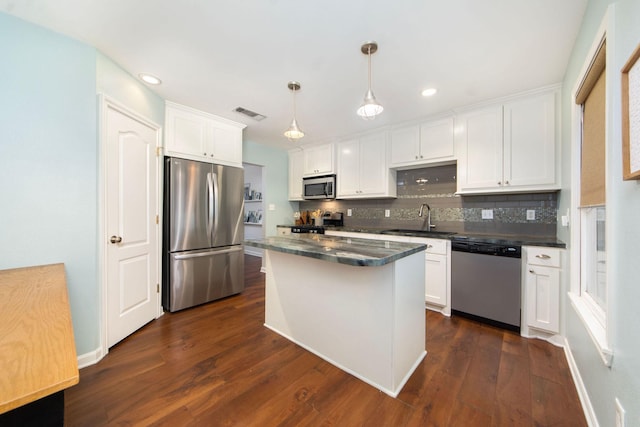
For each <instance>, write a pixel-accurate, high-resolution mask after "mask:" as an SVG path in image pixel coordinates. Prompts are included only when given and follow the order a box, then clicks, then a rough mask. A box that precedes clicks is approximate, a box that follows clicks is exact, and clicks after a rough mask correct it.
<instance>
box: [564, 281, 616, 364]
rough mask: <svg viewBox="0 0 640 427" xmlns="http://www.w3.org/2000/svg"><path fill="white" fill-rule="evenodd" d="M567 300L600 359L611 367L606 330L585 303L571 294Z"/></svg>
mask: <svg viewBox="0 0 640 427" xmlns="http://www.w3.org/2000/svg"><path fill="white" fill-rule="evenodd" d="M569 299H570V300H571V305H572V306H573V309H574V310H575V311H576V313H577V314H578V317H579V318H580V320H582V323H583V324H584V326H585V328H586V329H587V332H589V336H590V337H591V340H592V341H593V343H594V344H595V346H596V349H597V350H598V353H599V354H600V358H601V359H602V362H603V363H604V365H605V366H607V367H611V362H612V361H613V350H612V349H611V348H610V347H609V344H608V342H607V330H606V329H605V328H604V327H603V326H602V324H601V323H600V322H598V320H597V319H596V317H595V316H594V315H593V313H592V312H591V310H590V309H589V307H588V306H587V304H586V303H585V301H584V300H583V299H582V298H581V297H580V296H579V295H576V294H575V293H573V292H569Z"/></svg>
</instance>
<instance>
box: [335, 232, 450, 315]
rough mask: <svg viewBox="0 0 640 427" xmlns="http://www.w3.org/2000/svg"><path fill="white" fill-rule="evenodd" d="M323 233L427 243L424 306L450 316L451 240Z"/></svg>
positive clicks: (355, 233)
mask: <svg viewBox="0 0 640 427" xmlns="http://www.w3.org/2000/svg"><path fill="white" fill-rule="evenodd" d="M325 234H326V235H328V236H340V237H351V238H358V239H372V240H388V241H391V242H404V243H422V244H425V245H427V249H426V251H425V255H424V256H425V267H424V268H425V284H424V294H425V307H426V308H428V309H429V310H434V311H439V312H440V313H442V314H444V315H445V316H451V242H450V241H449V240H446V239H424V238H420V237H407V236H392V235H388V234H370V233H358V232H344V231H332V230H326V231H325Z"/></svg>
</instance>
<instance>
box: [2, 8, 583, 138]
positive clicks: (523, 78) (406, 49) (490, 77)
mask: <svg viewBox="0 0 640 427" xmlns="http://www.w3.org/2000/svg"><path fill="white" fill-rule="evenodd" d="M586 3H587V0H482V1H479V0H439V1H435V0H394V1H392V0H323V1H311V0H306V1H302V0H216V1H214V0H180V1H177V0H0V11H4V12H6V13H9V14H12V15H15V16H18V17H20V18H23V19H25V20H27V21H31V22H33V23H36V24H38V25H41V26H44V27H47V28H51V29H53V30H55V31H58V32H61V33H63V34H66V35H69V36H71V37H73V38H76V39H79V40H82V41H84V42H86V43H88V44H90V45H93V46H95V47H96V48H97V49H98V50H100V51H101V52H103V53H104V54H105V55H107V56H108V57H110V58H112V59H113V60H114V61H115V62H117V63H118V64H120V65H121V66H122V67H123V68H124V69H126V70H127V71H129V72H130V73H131V74H132V75H134V76H137V75H138V73H140V72H148V73H152V74H155V75H157V76H158V77H160V78H161V79H162V81H163V83H162V85H161V86H158V87H154V89H153V90H154V91H156V92H157V93H158V94H159V95H160V96H161V97H163V98H165V99H167V100H171V101H175V102H178V103H181V104H185V105H189V106H192V107H194V108H197V109H200V110H204V111H207V112H210V113H213V114H217V115H219V116H222V117H226V118H228V119H232V120H235V121H239V122H242V123H244V124H246V125H247V128H246V129H245V138H246V139H249V140H251V141H254V142H257V143H261V144H267V145H270V146H274V147H282V148H289V147H291V146H292V145H294V144H292V143H291V142H289V141H288V140H287V139H286V138H285V137H284V136H283V135H282V132H283V131H284V130H285V129H286V128H287V126H288V125H289V122H290V121H291V118H292V115H293V107H292V98H291V92H290V91H289V89H288V88H287V82H288V81H290V80H297V81H299V82H300V83H301V85H302V88H301V90H300V91H299V92H298V93H297V98H296V101H297V118H298V123H299V124H300V127H301V128H302V129H303V130H304V131H305V133H306V136H305V138H303V139H302V140H301V142H300V143H302V144H307V143H314V142H322V141H327V140H331V139H333V138H337V137H341V136H346V135H350V134H354V133H358V132H363V131H367V130H369V129H375V128H379V127H382V126H386V125H392V124H398V123H401V122H404V121H408V120H413V119H416V118H418V117H425V116H430V115H434V114H438V113H442V112H446V111H448V110H450V109H452V108H455V107H461V106H464V105H469V104H473V103H476V102H480V101H483V100H488V99H491V98H496V97H500V96H503V95H508V94H512V93H517V92H520V91H524V90H528V89H534V88H538V87H542V86H546V85H549V84H554V83H558V82H561V81H562V79H563V76H564V72H565V69H566V66H567V61H568V57H569V54H570V52H571V49H572V47H573V44H574V41H575V38H576V35H577V33H578V30H579V27H580V22H581V20H582V16H583V13H584V10H585V8H586ZM369 40H375V41H376V42H377V43H378V46H379V48H378V52H377V53H375V54H374V55H373V56H372V70H373V84H372V89H373V92H374V93H375V95H376V97H377V98H378V101H379V102H380V103H381V104H382V105H383V106H384V108H385V110H384V112H383V113H382V115H380V116H379V117H378V118H377V119H376V120H374V121H364V120H362V119H361V118H359V117H358V116H356V114H355V111H356V109H357V107H358V106H359V105H360V103H361V102H362V99H363V97H364V93H365V91H366V88H367V57H366V56H365V55H363V54H362V53H361V52H360V46H361V45H362V44H363V43H364V42H366V41H369ZM429 86H434V87H436V88H438V93H437V94H436V95H435V96H434V97H432V98H423V97H421V95H420V91H421V90H422V89H424V88H426V87H429ZM238 106H241V107H244V108H247V109H249V110H252V111H255V112H257V113H260V114H263V115H265V116H267V118H266V119H265V120H263V121H261V122H256V121H254V120H252V119H249V118H247V117H245V116H243V115H240V114H238V113H236V112H234V111H232V110H234V109H235V108H236V107H238Z"/></svg>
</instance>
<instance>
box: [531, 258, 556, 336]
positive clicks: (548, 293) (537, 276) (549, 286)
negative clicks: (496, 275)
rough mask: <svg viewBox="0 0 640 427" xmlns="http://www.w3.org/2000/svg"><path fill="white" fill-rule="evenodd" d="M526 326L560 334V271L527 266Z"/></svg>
mask: <svg viewBox="0 0 640 427" xmlns="http://www.w3.org/2000/svg"><path fill="white" fill-rule="evenodd" d="M526 274H527V279H526V286H527V324H528V325H529V326H530V327H532V328H536V329H542V330H544V331H548V332H553V333H559V332H560V269H558V268H551V267H541V266H538V265H531V264H527V273H526Z"/></svg>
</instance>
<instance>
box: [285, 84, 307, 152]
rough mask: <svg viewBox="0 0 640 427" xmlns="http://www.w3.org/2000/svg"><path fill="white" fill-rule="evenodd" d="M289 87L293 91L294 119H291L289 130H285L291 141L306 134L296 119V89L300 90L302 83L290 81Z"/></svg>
mask: <svg viewBox="0 0 640 427" xmlns="http://www.w3.org/2000/svg"><path fill="white" fill-rule="evenodd" d="M287 87H288V88H289V90H291V92H293V120H291V124H290V125H289V127H288V128H287V130H285V131H284V136H286V137H287V139H288V140H289V141H291V142H296V141H297V140H298V139H300V138H302V137H303V136H304V132H303V131H302V129H300V126H298V122H297V121H296V91H298V90H300V83H298V82H289V83H288V84H287Z"/></svg>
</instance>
